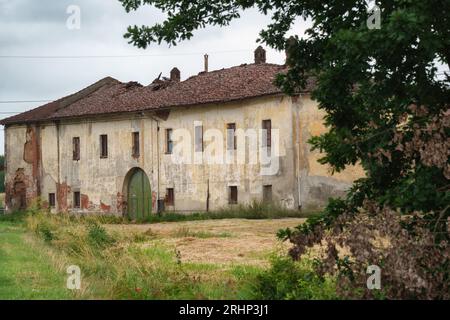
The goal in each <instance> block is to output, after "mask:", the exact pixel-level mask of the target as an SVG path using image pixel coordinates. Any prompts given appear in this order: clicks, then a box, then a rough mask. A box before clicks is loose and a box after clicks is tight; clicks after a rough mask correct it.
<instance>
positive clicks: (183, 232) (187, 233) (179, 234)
mask: <svg viewBox="0 0 450 320" xmlns="http://www.w3.org/2000/svg"><path fill="white" fill-rule="evenodd" d="M173 236H174V237H175V238H184V237H193V238H200V239H207V238H230V237H232V235H231V233H229V232H219V233H213V232H209V231H192V230H190V229H189V228H187V227H182V228H179V229H177V230H176V231H175V232H174V234H173Z"/></svg>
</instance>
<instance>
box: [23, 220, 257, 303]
mask: <svg viewBox="0 0 450 320" xmlns="http://www.w3.org/2000/svg"><path fill="white" fill-rule="evenodd" d="M99 220H101V218H99ZM26 226H27V228H28V229H29V230H30V231H32V232H34V234H35V235H36V236H38V237H39V238H40V239H42V240H43V241H44V242H45V243H47V244H48V245H49V246H51V247H52V248H55V249H56V250H58V251H60V252H61V253H62V254H64V255H67V256H68V259H69V260H70V261H71V263H72V264H75V265H78V266H79V267H80V268H81V271H82V274H83V277H84V278H83V279H85V280H86V285H87V287H85V288H83V290H84V292H86V296H87V297H89V298H109V299H235V298H236V297H240V298H251V296H250V293H251V290H248V289H246V288H248V282H246V281H241V280H240V279H242V278H244V277H245V278H246V279H254V278H255V277H256V274H257V272H259V269H258V268H248V269H245V268H244V269H239V270H240V271H236V269H235V268H239V267H225V266H222V265H220V264H209V263H191V262H185V261H184V260H183V257H182V256H181V255H180V253H179V252H177V251H176V249H175V248H174V247H172V246H169V245H167V244H165V243H163V242H162V241H159V240H158V239H155V235H154V233H153V232H152V231H151V229H148V230H147V231H145V232H141V233H133V234H130V233H118V232H117V233H113V232H108V231H107V230H106V229H105V228H104V227H103V226H102V225H101V223H100V222H99V221H94V218H93V217H91V218H90V219H88V220H86V219H79V220H75V219H73V217H70V216H64V215H52V214H45V213H35V214H30V215H29V216H27V217H26ZM43 230H45V231H43ZM177 232H179V236H194V237H199V238H208V237H228V236H230V235H229V234H225V233H224V234H219V233H218V234H213V233H208V232H192V231H190V230H189V229H183V230H181V229H180V230H179V231H177ZM148 240H152V241H148ZM236 272H237V273H236ZM82 285H83V284H82Z"/></svg>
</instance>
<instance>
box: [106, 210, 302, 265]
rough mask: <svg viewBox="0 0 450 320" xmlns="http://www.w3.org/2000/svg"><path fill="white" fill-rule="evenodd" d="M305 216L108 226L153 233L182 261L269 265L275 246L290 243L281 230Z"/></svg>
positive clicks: (137, 232)
mask: <svg viewBox="0 0 450 320" xmlns="http://www.w3.org/2000/svg"><path fill="white" fill-rule="evenodd" d="M304 221H305V219H303V218H286V219H273V220H248V219H222V220H204V221H186V222H163V223H156V224H150V225H147V224H144V225H108V226H106V228H107V230H109V231H111V232H113V233H115V232H117V233H119V234H131V233H135V234H139V233H145V234H147V235H151V236H152V239H154V240H150V241H147V242H144V243H143V244H142V246H148V245H151V244H152V242H162V243H164V244H165V245H167V246H168V247H172V248H174V249H175V250H177V251H179V253H180V256H181V259H182V261H184V262H197V263H212V264H253V265H266V264H267V263H268V259H267V257H268V255H270V253H272V252H273V251H274V250H275V249H280V250H283V249H286V248H287V247H288V244H287V243H281V242H279V241H278V240H277V239H276V233H277V231H278V230H279V229H283V228H288V227H291V228H292V227H295V226H297V225H299V224H301V223H302V222H304Z"/></svg>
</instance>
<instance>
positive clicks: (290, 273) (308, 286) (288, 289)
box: [253, 255, 338, 300]
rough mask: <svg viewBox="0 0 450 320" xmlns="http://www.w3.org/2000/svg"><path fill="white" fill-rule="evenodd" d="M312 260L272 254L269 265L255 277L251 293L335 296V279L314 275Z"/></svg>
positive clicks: (269, 296) (264, 296)
mask: <svg viewBox="0 0 450 320" xmlns="http://www.w3.org/2000/svg"><path fill="white" fill-rule="evenodd" d="M312 263H313V262H312V260H309V259H302V260H301V261H293V260H292V259H291V258H290V257H287V256H281V255H274V256H273V257H272V258H271V268H270V269H268V270H265V271H263V272H261V273H260V274H258V275H257V277H256V281H255V284H254V286H253V288H254V290H253V294H254V297H255V298H256V299H269V300H332V299H338V296H337V295H336V284H335V279H334V278H332V277H320V276H318V275H317V273H316V272H314V270H313V266H312Z"/></svg>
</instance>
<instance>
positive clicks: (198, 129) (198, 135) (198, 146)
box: [195, 125, 203, 152]
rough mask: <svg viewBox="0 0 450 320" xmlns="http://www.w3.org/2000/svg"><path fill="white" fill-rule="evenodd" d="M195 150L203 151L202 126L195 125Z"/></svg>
mask: <svg viewBox="0 0 450 320" xmlns="http://www.w3.org/2000/svg"><path fill="white" fill-rule="evenodd" d="M195 152H203V126H202V125H197V126H195Z"/></svg>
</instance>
